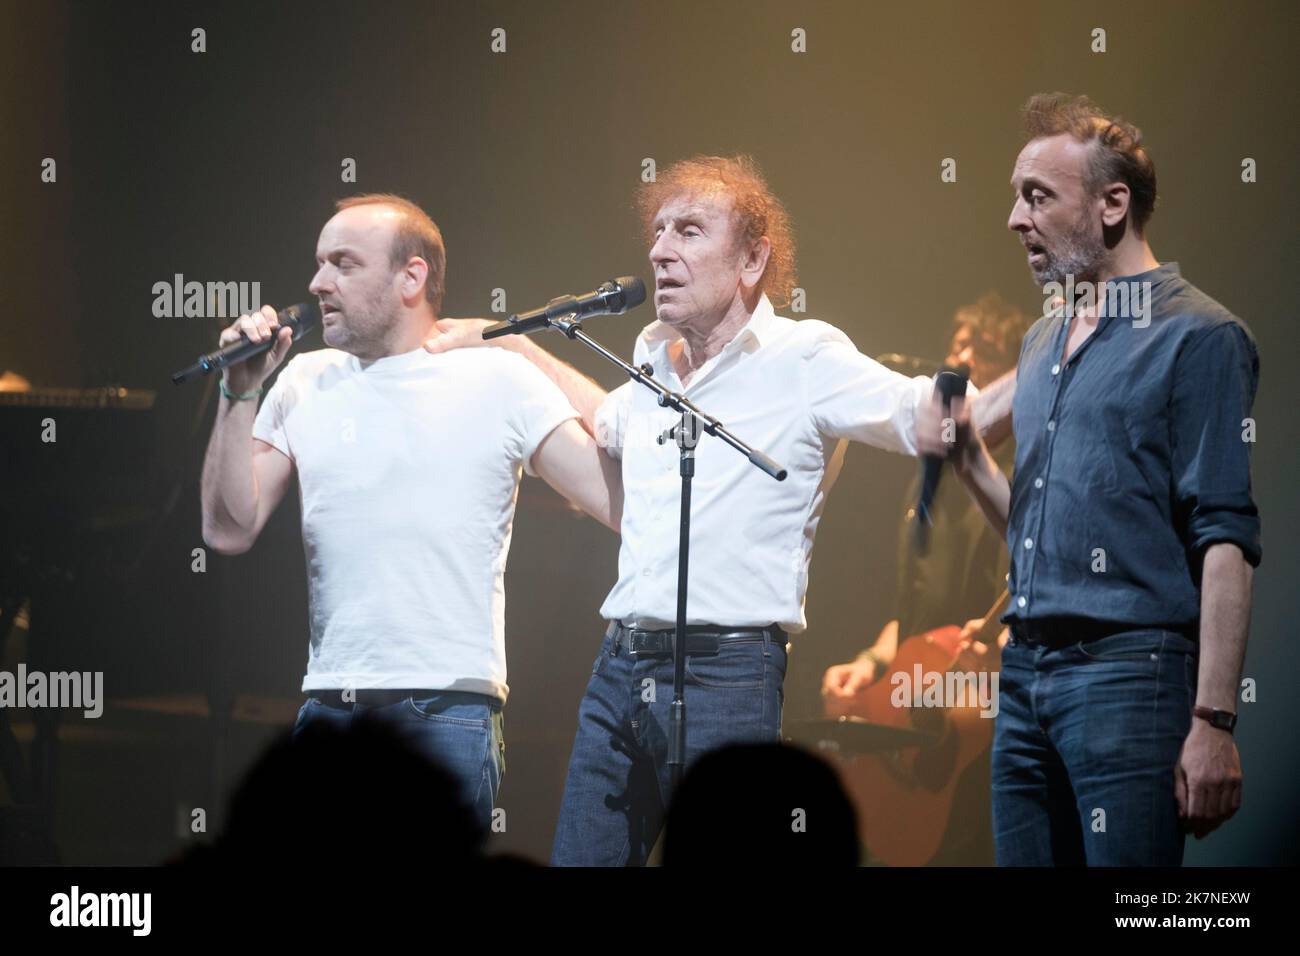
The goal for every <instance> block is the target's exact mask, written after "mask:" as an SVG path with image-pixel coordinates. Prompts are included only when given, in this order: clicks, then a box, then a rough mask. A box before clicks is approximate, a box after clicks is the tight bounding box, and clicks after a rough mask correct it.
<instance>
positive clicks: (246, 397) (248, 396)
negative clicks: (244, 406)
mask: <svg viewBox="0 0 1300 956" xmlns="http://www.w3.org/2000/svg"><path fill="white" fill-rule="evenodd" d="M220 382H221V394H222V395H224V396H226V398H229V399H231V400H232V401H236V402H251V401H252V400H253V399H255V398H257V396H259V395H261V394H262V389H261V386H258V387H257V388H256V389H254V390H253V391H251V392H244V394H242V395H240V394H239V393H238V392H232V391H231V390H230V389H228V388H226V380H225V379H224V378H223V379H220Z"/></svg>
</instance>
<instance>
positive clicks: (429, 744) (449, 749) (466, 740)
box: [293, 691, 506, 832]
mask: <svg viewBox="0 0 1300 956" xmlns="http://www.w3.org/2000/svg"><path fill="white" fill-rule="evenodd" d="M308 693H309V694H310V693H311V692H310V691H309V692H308ZM354 720H355V721H364V720H374V721H380V722H383V723H384V724H385V725H387V727H388V728H390V729H391V730H392V731H393V732H394V733H395V734H396V735H397V737H398V738H399V739H400V740H402V741H403V742H405V743H406V744H407V746H409V747H410V748H411V749H412V750H413V751H415V752H416V753H418V754H420V755H422V756H423V757H425V758H426V759H427V760H429V761H430V762H432V763H435V764H437V765H438V766H439V767H441V768H442V769H444V770H446V771H447V772H448V773H450V774H451V775H452V776H453V777H455V778H456V780H457V781H458V782H459V784H460V790H461V799H462V800H463V801H464V803H465V804H466V806H468V807H470V808H471V809H472V810H473V811H474V813H475V815H476V816H477V817H478V820H479V823H480V824H481V825H482V827H483V830H484V832H487V831H488V830H489V829H490V828H491V825H492V809H493V807H494V806H495V805H496V795H497V789H498V788H499V787H500V785H501V777H502V775H503V774H504V773H505V769H506V767H505V754H506V742H505V724H504V720H503V718H502V715H501V702H500V701H499V700H497V699H496V698H495V697H489V696H487V695H484V694H472V693H467V692H464V691H439V692H438V693H436V694H434V695H433V696H431V697H415V698H411V697H405V698H402V699H400V700H398V701H395V702H393V703H386V704H365V703H355V704H349V705H345V706H337V705H335V704H330V703H326V702H324V701H323V700H321V699H319V698H317V697H313V696H309V697H308V698H307V702H306V703H304V704H303V705H302V707H301V708H300V709H299V711H298V720H297V722H296V723H295V724H294V725H293V735H294V736H295V737H297V736H298V734H300V733H301V732H302V731H303V728H305V727H307V726H308V725H309V724H313V723H317V722H320V723H324V724H327V725H329V726H330V727H333V728H334V729H337V730H347V729H348V728H350V727H351V726H352V722H353V721H354Z"/></svg>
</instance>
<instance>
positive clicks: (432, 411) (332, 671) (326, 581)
mask: <svg viewBox="0 0 1300 956" xmlns="http://www.w3.org/2000/svg"><path fill="white" fill-rule="evenodd" d="M576 417H578V413H577V412H575V411H574V410H573V408H572V407H571V406H570V405H569V403H568V401H567V400H566V399H565V397H564V394H563V393H562V392H561V391H560V389H559V388H558V387H557V386H556V385H555V384H554V383H552V382H551V381H550V380H549V379H548V378H547V377H546V376H545V375H544V374H543V373H542V372H541V370H540V369H538V368H537V367H536V366H534V365H533V364H532V363H531V362H529V361H528V360H527V359H525V358H523V357H522V356H519V355H516V354H515V353H513V352H508V351H506V350H504V349H499V348H472V349H458V350H456V351H453V352H446V353H442V354H439V355H431V354H430V353H428V352H426V351H425V350H424V349H423V348H420V349H416V350H415V351H413V352H407V353H405V354H402V355H392V356H388V357H385V358H382V359H379V360H378V361H376V362H374V363H372V364H371V365H369V366H368V367H366V368H364V369H363V368H362V367H361V364H360V362H359V361H358V360H357V358H356V357H355V356H353V355H350V354H349V353H347V352H342V351H339V350H337V349H321V350H318V351H315V352H307V353H303V354H300V355H297V356H295V357H294V358H293V359H292V360H290V362H289V364H288V365H286V366H285V367H284V369H283V370H282V371H281V373H280V376H279V378H277V379H276V381H275V384H274V385H273V386H272V387H271V390H270V391H269V392H268V393H267V396H266V400H265V401H264V402H263V403H262V407H261V409H260V410H259V411H258V414H257V420H256V422H255V423H254V425H253V437H254V438H258V439H261V440H262V441H264V442H267V443H269V444H271V445H273V446H274V447H275V448H277V449H278V450H279V451H281V452H283V453H284V454H285V455H287V456H288V457H289V458H291V459H292V460H293V462H294V465H295V468H296V470H297V475H298V487H299V495H300V500H301V506H302V540H303V549H304V551H305V552H306V558H307V582H308V599H309V605H310V617H311V646H310V649H309V652H308V657H307V675H306V677H305V678H303V682H302V689H303V690H304V691H310V690H323V689H343V688H355V689H363V688H407V687H410V688H430V689H439V690H463V691H473V692H475V693H480V694H488V695H492V696H495V697H498V698H499V699H501V700H502V701H504V700H505V699H506V696H507V694H508V692H509V689H508V687H507V684H506V655H505V587H504V577H505V568H506V555H507V553H508V552H509V550H510V534H511V528H512V524H513V520H514V512H515V502H516V499H517V496H518V490H519V476H520V469H521V467H522V468H526V469H529V462H530V460H531V458H532V455H533V453H534V452H535V451H536V450H537V447H538V445H540V444H541V443H542V440H543V439H544V438H546V436H547V435H549V434H550V433H551V432H552V431H553V430H554V429H555V428H556V427H557V426H558V425H560V424H561V423H563V422H564V421H566V420H567V419H569V418H576ZM529 473H530V474H532V471H531V469H529Z"/></svg>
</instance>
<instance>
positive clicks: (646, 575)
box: [641, 568, 650, 578]
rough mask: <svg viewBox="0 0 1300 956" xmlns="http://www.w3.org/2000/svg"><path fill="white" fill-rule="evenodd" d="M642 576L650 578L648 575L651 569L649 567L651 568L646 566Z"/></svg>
mask: <svg viewBox="0 0 1300 956" xmlns="http://www.w3.org/2000/svg"><path fill="white" fill-rule="evenodd" d="M641 576H642V577H643V578H648V577H650V569H649V568H646V569H645V570H644V571H642V572H641Z"/></svg>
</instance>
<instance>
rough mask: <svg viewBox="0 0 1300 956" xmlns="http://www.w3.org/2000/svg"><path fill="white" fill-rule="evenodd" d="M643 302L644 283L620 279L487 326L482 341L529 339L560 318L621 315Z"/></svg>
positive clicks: (633, 279)
mask: <svg viewBox="0 0 1300 956" xmlns="http://www.w3.org/2000/svg"><path fill="white" fill-rule="evenodd" d="M644 301H645V283H644V282H642V281H641V280H640V279H638V278H637V277H636V276H619V277H618V278H617V279H610V280H609V281H608V282H605V283H602V284H601V286H600V288H598V289H596V291H594V292H587V293H584V294H583V295H562V296H560V297H559V298H557V299H552V300H551V301H550V302H548V303H546V305H544V306H542V307H541V308H540V309H533V310H532V311H531V312H521V313H519V314H518V315H512V316H510V318H509V319H507V320H506V321H504V322H498V323H497V324H496V325H489V326H488V327H487V328H486V329H484V330H483V338H485V339H495V338H496V337H497V336H499V335H528V334H530V333H532V332H536V331H538V330H540V329H545V328H549V327H550V324H551V322H553V321H554V320H555V319H558V318H559V317H560V316H562V315H573V316H575V317H576V318H579V319H582V318H585V317H587V316H589V315H622V314H623V313H624V312H626V311H627V310H628V309H635V308H636V307H637V306H638V305H640V304H641V303H642V302H644Z"/></svg>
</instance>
